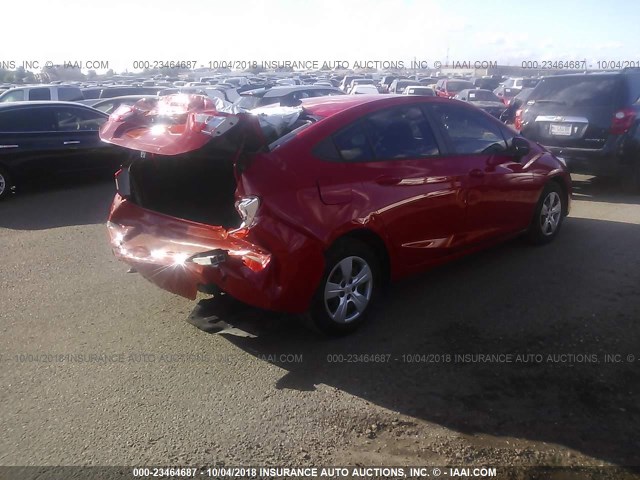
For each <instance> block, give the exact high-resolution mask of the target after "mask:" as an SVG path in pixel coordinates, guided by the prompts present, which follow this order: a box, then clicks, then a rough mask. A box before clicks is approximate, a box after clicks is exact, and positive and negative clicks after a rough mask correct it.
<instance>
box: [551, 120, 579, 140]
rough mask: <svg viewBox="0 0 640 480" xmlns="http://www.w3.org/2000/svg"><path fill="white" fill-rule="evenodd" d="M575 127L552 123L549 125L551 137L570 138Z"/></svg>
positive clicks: (568, 124) (567, 124)
mask: <svg viewBox="0 0 640 480" xmlns="http://www.w3.org/2000/svg"><path fill="white" fill-rule="evenodd" d="M572 128H573V125H572V124H571V123H552V124H551V125H549V133H550V134H551V135H556V136H562V137H570V136H571V130H572Z"/></svg>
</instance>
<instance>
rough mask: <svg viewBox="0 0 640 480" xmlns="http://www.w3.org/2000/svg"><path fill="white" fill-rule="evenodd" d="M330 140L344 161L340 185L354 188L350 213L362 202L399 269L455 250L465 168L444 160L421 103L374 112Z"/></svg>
mask: <svg viewBox="0 0 640 480" xmlns="http://www.w3.org/2000/svg"><path fill="white" fill-rule="evenodd" d="M333 142H334V143H335V146H336V148H337V150H338V155H339V158H340V159H341V161H342V164H343V166H342V169H341V170H340V173H339V175H338V178H339V180H338V182H341V183H343V184H344V185H349V186H350V188H353V189H355V190H353V191H352V192H351V193H350V195H351V197H352V198H353V199H354V200H353V205H354V208H356V209H357V208H358V206H357V204H358V202H359V201H363V202H365V203H366V205H367V207H366V208H367V210H370V211H373V213H372V214H371V215H373V216H374V217H376V219H379V220H381V222H382V224H383V225H384V226H385V229H386V231H387V233H388V236H389V239H390V241H391V243H392V245H393V249H394V251H395V253H396V256H397V258H398V260H399V262H400V264H401V265H402V268H404V269H407V270H411V269H419V267H420V266H421V265H424V264H426V263H429V262H432V261H435V260H437V259H439V258H442V257H444V256H446V255H448V254H449V253H451V252H452V251H453V250H454V249H455V248H457V246H458V236H459V234H460V233H461V231H462V227H463V223H464V218H465V205H464V203H463V201H462V194H463V180H464V177H465V175H466V173H467V170H468V167H467V166H465V165H464V164H463V163H460V162H458V163H455V162H454V163H452V162H449V159H448V158H447V157H445V156H443V155H441V153H442V152H441V142H440V141H438V139H437V136H436V135H435V134H434V131H433V128H432V126H431V125H430V124H429V122H428V120H427V118H426V117H425V115H424V113H423V112H422V110H421V108H420V107H419V104H415V105H408V106H401V107H391V108H385V109H382V110H380V111H377V112H374V113H371V114H369V115H367V116H365V117H364V118H362V119H360V120H357V121H355V122H354V123H352V124H350V125H349V126H347V127H345V128H343V129H342V130H340V131H339V132H337V133H336V134H334V135H333ZM463 160H464V159H463ZM354 186H355V187H354ZM326 187H327V186H326V185H324V186H321V188H320V191H321V196H322V195H323V189H324V192H326V191H327V188H326ZM334 187H335V185H334ZM358 189H360V190H359V191H357V190H358ZM344 192H346V190H344ZM344 192H342V193H344ZM333 193H340V190H339V188H336V189H335V190H334V192H333ZM326 196H327V195H326V193H325V197H324V198H323V200H324V201H327V202H330V201H331V200H328V199H327V198H326Z"/></svg>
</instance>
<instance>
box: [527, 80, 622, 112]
mask: <svg viewBox="0 0 640 480" xmlns="http://www.w3.org/2000/svg"><path fill="white" fill-rule="evenodd" d="M619 86H620V78H618V77H613V76H611V77H599V76H595V75H594V76H587V75H585V76H583V77H569V76H567V77H552V78H545V79H543V80H542V81H541V82H540V84H539V85H538V86H537V87H536V88H535V89H534V90H533V91H532V92H531V96H530V97H529V101H532V100H536V101H550V102H556V103H559V104H564V105H568V106H579V107H609V106H612V105H613V104H614V102H615V100H616V95H615V94H616V89H617V88H618V87H619Z"/></svg>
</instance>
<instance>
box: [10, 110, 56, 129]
mask: <svg viewBox="0 0 640 480" xmlns="http://www.w3.org/2000/svg"><path fill="white" fill-rule="evenodd" d="M52 131H55V121H54V118H53V115H52V112H51V111H50V110H49V109H48V108H21V109H16V110H9V111H4V112H2V115H1V116H0V132H14V133H18V132H22V133H24V132H52Z"/></svg>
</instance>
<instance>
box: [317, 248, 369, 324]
mask: <svg viewBox="0 0 640 480" xmlns="http://www.w3.org/2000/svg"><path fill="white" fill-rule="evenodd" d="M325 265H326V267H325V273H324V275H323V276H322V280H321V281H320V285H319V286H318V290H317V291H316V293H315V295H314V297H313V300H312V303H311V309H310V310H309V314H308V316H309V320H311V324H312V326H313V327H314V328H315V329H317V330H320V331H321V332H322V333H325V334H327V335H332V336H337V335H345V334H347V333H350V332H353V331H354V330H356V329H357V328H358V327H359V326H360V325H362V323H364V322H365V321H366V320H367V317H368V314H369V312H370V311H371V305H372V304H373V303H374V301H375V298H376V297H377V295H378V291H379V290H380V285H381V283H380V280H381V275H380V262H379V260H378V259H377V258H376V256H375V254H374V253H373V251H372V250H371V248H369V247H368V246H367V245H366V244H365V243H363V242H360V241H358V240H355V239H344V240H338V242H336V243H335V245H334V246H332V247H331V248H330V249H329V251H327V253H326V255H325Z"/></svg>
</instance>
